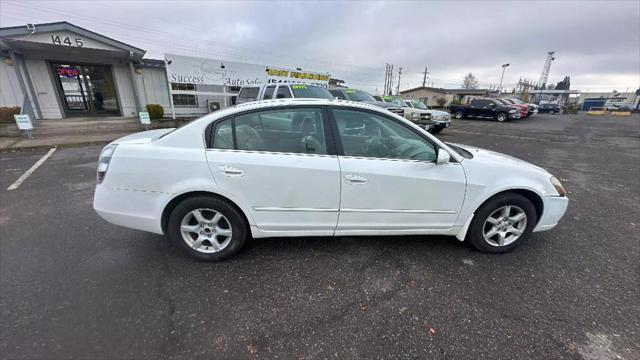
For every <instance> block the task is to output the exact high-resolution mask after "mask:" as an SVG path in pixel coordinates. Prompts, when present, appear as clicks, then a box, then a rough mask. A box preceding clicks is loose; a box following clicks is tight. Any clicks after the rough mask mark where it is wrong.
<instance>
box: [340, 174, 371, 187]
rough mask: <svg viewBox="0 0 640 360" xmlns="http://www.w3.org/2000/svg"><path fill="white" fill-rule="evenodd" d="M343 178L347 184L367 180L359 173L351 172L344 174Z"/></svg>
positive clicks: (358, 183) (364, 182)
mask: <svg viewBox="0 0 640 360" xmlns="http://www.w3.org/2000/svg"><path fill="white" fill-rule="evenodd" d="M344 180H345V181H346V183H347V184H353V185H362V184H366V183H368V182H369V180H368V179H367V178H365V177H362V176H360V175H353V174H348V175H345V176H344Z"/></svg>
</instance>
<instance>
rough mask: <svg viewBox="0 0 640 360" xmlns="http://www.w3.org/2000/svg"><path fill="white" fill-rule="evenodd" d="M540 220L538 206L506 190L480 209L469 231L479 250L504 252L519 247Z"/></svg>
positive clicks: (468, 236) (469, 237)
mask: <svg viewBox="0 0 640 360" xmlns="http://www.w3.org/2000/svg"><path fill="white" fill-rule="evenodd" d="M536 223H537V215H536V209H535V206H534V205H533V204H532V203H531V201H530V200H529V199H527V198H526V197H524V196H522V195H520V194H517V193H504V194H499V195H497V196H495V197H494V198H492V199H490V200H488V201H487V202H486V203H485V204H484V205H482V206H481V207H480V209H478V210H477V211H476V213H475V215H474V217H473V221H472V222H471V226H470V227H469V231H468V233H467V239H468V240H469V242H470V243H471V245H473V246H474V247H475V248H476V249H478V250H480V251H483V252H488V253H503V252H507V251H509V250H512V249H514V248H516V247H518V246H519V245H520V244H522V242H524V241H525V240H526V238H527V237H528V236H529V234H530V233H531V231H532V230H533V227H534V226H535V224H536Z"/></svg>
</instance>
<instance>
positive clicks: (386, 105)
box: [329, 89, 430, 124]
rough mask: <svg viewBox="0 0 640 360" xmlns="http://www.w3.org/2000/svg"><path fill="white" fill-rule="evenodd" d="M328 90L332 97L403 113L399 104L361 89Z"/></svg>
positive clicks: (399, 113)
mask: <svg viewBox="0 0 640 360" xmlns="http://www.w3.org/2000/svg"><path fill="white" fill-rule="evenodd" d="M329 92H330V93H331V95H333V97H334V98H336V99H339V100H351V101H357V102H364V103H367V104H371V105H374V106H377V107H380V108H383V109H386V110H389V111H391V112H392V113H394V114H398V115H400V116H404V115H405V111H404V109H403V108H402V107H401V106H399V105H398V104H397V103H390V102H385V101H378V100H376V99H375V98H374V97H373V96H371V94H369V93H368V92H365V91H362V90H356V89H331V90H329ZM429 124H430V123H429Z"/></svg>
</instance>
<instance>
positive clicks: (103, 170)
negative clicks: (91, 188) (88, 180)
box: [97, 144, 118, 184]
mask: <svg viewBox="0 0 640 360" xmlns="http://www.w3.org/2000/svg"><path fill="white" fill-rule="evenodd" d="M116 146H118V145H116V144H109V145H107V146H105V147H104V148H103V149H102V152H101V153H100V159H99V160H98V174H97V181H98V184H100V183H102V181H103V180H104V177H105V176H107V170H108V169H109V163H110V162H111V158H112V157H113V152H114V151H116Z"/></svg>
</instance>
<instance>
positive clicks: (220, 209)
mask: <svg viewBox="0 0 640 360" xmlns="http://www.w3.org/2000/svg"><path fill="white" fill-rule="evenodd" d="M167 233H168V235H169V238H170V239H171V241H172V242H173V243H174V244H175V245H177V246H178V247H180V248H181V249H183V250H184V251H185V252H186V253H187V254H189V255H191V256H193V257H195V258H197V259H200V260H205V261H219V260H223V259H226V258H228V257H231V256H232V255H234V254H235V253H237V252H238V251H239V250H240V248H242V245H244V241H245V238H246V237H247V226H246V223H245V221H244V218H243V216H242V214H240V212H239V211H238V210H237V209H236V208H235V207H234V206H232V205H231V204H229V203H228V202H227V201H224V200H222V199H218V198H215V197H209V196H196V197H190V198H187V199H185V200H183V201H182V202H180V203H179V204H178V205H177V206H176V207H175V208H174V209H173V211H172V212H171V216H170V217H169V223H168V228H167Z"/></svg>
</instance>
